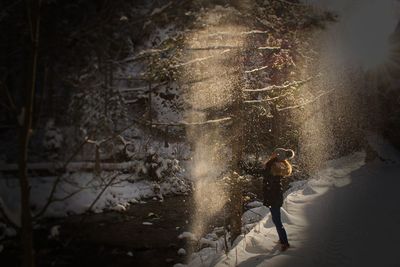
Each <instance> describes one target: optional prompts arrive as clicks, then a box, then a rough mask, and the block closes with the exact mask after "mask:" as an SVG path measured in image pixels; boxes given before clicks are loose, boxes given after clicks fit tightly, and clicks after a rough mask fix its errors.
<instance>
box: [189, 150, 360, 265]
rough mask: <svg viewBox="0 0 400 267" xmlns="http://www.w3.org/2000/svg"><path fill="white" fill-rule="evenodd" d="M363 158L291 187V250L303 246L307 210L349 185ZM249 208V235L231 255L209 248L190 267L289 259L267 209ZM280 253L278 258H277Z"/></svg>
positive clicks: (286, 211) (287, 219)
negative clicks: (334, 189)
mask: <svg viewBox="0 0 400 267" xmlns="http://www.w3.org/2000/svg"><path fill="white" fill-rule="evenodd" d="M364 159H365V153H363V152H358V153H354V154H352V155H350V156H346V157H343V158H340V159H337V160H332V161H329V162H328V163H327V164H326V167H325V168H324V169H322V170H321V171H319V172H317V173H315V174H314V175H313V176H312V177H311V179H309V180H308V181H297V182H294V183H292V184H291V188H290V189H289V190H288V191H287V192H286V194H287V197H286V199H285V203H284V205H283V207H282V210H281V215H282V222H283V223H284V226H285V228H286V230H287V232H288V235H289V239H290V242H291V245H292V248H291V250H293V249H295V248H296V247H298V246H299V247H300V246H301V241H300V240H302V232H303V230H302V229H303V228H305V227H306V226H307V224H308V222H307V218H306V215H305V211H304V210H305V207H306V206H307V205H308V204H310V203H312V201H313V200H314V199H315V198H317V197H318V196H321V195H322V194H324V193H326V192H328V190H329V188H333V187H343V186H345V185H348V184H349V183H350V182H351V179H350V175H351V174H352V173H353V172H354V171H356V170H358V169H360V168H361V167H362V166H363V165H364V164H365V163H364V162H365V161H364ZM250 206H255V207H254V208H252V209H250V210H248V211H246V212H245V213H244V214H243V217H242V221H243V223H244V230H245V231H244V233H246V234H245V235H241V236H239V237H238V238H237V239H236V240H235V242H234V245H233V247H232V248H231V249H230V251H229V253H228V254H225V253H224V243H223V242H221V244H220V247H219V249H216V248H215V247H212V246H208V247H206V248H204V249H202V250H200V251H199V252H197V253H194V254H193V255H192V257H191V259H190V262H189V264H188V266H192V267H195V266H267V265H268V266H274V265H273V263H274V262H275V263H276V262H278V261H280V260H282V259H284V258H286V257H289V256H288V254H286V253H282V254H280V251H279V244H278V236H277V233H276V230H275V226H274V224H273V222H272V219H271V215H270V212H269V210H268V208H266V207H265V206H259V203H252V204H250ZM220 240H221V241H222V240H223V239H222V238H220ZM278 254H279V257H275V256H278ZM272 258H273V259H274V262H272ZM276 258H277V259H276ZM321 266H323V265H321Z"/></svg>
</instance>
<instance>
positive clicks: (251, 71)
mask: <svg viewBox="0 0 400 267" xmlns="http://www.w3.org/2000/svg"><path fill="white" fill-rule="evenodd" d="M267 68H268V66H263V67H259V68H256V69H252V70H246V71H245V72H244V73H246V74H248V73H253V72H256V71H260V70H265V69H267Z"/></svg>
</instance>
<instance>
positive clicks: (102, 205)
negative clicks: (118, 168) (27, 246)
mask: <svg viewBox="0 0 400 267" xmlns="http://www.w3.org/2000/svg"><path fill="white" fill-rule="evenodd" d="M110 179H113V181H112V183H111V185H110V186H109V187H107V188H106V189H105V190H104V188H105V187H106V185H107V183H109V182H110ZM55 180H56V177H33V178H32V179H31V204H32V205H31V206H32V207H33V214H35V213H37V212H38V211H40V209H41V208H42V207H43V206H44V205H45V203H46V201H47V199H48V197H49V195H50V192H51V189H52V186H53V184H54V181H55ZM102 190H104V192H103V193H102V194H101V192H102ZM189 190H190V184H189V181H188V180H187V179H186V178H184V177H183V176H181V175H173V176H171V177H167V178H165V179H164V180H163V181H162V182H160V183H156V182H152V181H149V180H139V178H138V177H137V176H136V175H131V174H120V173H115V172H103V173H102V174H101V175H100V176H99V177H96V176H95V175H94V174H93V173H88V172H79V173H73V174H65V175H64V176H63V177H62V179H61V182H60V183H59V185H58V186H57V190H56V193H55V196H54V199H55V202H53V203H52V204H51V205H50V206H49V207H48V209H47V211H46V213H45V216H46V217H64V216H68V215H70V214H81V213H84V212H86V211H88V209H89V207H90V206H91V205H92V203H93V201H94V200H95V199H96V198H97V197H98V196H99V195H100V194H101V196H100V197H99V199H98V200H97V202H96V203H95V204H94V205H93V207H92V211H93V212H96V213H99V212H102V211H104V210H115V211H119V212H123V211H125V210H126V208H127V207H128V206H129V205H130V204H132V203H138V202H140V200H141V199H144V198H151V197H159V198H161V199H162V196H163V195H168V194H184V193H187V192H189ZM0 196H1V198H0V204H1V205H2V206H4V207H5V208H6V211H7V214H8V215H10V217H11V218H12V219H13V220H14V221H16V222H17V221H18V217H19V210H20V206H19V182H18V179H5V178H4V177H1V179H0Z"/></svg>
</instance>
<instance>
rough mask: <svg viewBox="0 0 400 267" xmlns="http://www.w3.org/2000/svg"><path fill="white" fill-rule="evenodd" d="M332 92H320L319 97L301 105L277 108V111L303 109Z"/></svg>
mask: <svg viewBox="0 0 400 267" xmlns="http://www.w3.org/2000/svg"><path fill="white" fill-rule="evenodd" d="M333 91H334V89H331V90H329V91H326V92H322V93H320V94H319V95H317V96H316V97H314V98H313V99H310V100H308V101H306V102H304V103H302V104H299V105H295V106H289V107H285V108H277V111H285V110H290V109H297V108H301V107H304V106H306V105H309V104H311V103H314V102H315V101H317V100H318V99H320V98H321V97H323V96H324V95H327V94H330V93H332V92H333Z"/></svg>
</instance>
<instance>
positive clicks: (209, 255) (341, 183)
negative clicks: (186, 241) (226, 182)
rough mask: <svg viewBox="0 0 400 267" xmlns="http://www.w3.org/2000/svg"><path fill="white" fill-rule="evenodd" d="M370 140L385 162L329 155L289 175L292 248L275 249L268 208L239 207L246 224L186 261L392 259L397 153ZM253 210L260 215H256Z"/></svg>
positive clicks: (385, 262)
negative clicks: (228, 243)
mask: <svg viewBox="0 0 400 267" xmlns="http://www.w3.org/2000/svg"><path fill="white" fill-rule="evenodd" d="M370 143H371V144H372V145H373V147H374V149H375V150H376V151H377V152H378V153H379V155H380V156H381V157H382V158H384V159H386V161H385V162H382V161H380V160H375V161H373V162H369V163H365V160H364V159H365V153H363V152H358V153H355V154H353V155H350V156H347V157H344V158H340V159H337V160H333V161H330V162H328V164H327V166H326V168H324V169H323V170H321V171H320V172H318V173H316V174H315V175H314V177H313V178H312V179H310V180H308V181H307V182H296V183H294V184H293V185H292V188H291V189H290V190H289V191H288V195H287V198H286V200H285V203H284V206H283V207H282V220H283V222H284V226H285V228H286V230H287V232H288V236H289V242H290V244H291V248H290V249H289V250H287V251H286V252H280V251H279V246H278V244H277V243H276V242H277V240H278V237H277V233H276V230H275V228H274V225H273V223H272V221H271V216H270V213H269V211H268V209H267V208H266V207H264V206H261V207H256V208H253V209H251V210H250V211H248V212H247V213H245V214H244V217H243V221H244V222H245V223H250V224H248V226H250V228H251V227H252V229H251V230H250V232H248V233H247V234H246V235H242V236H240V237H238V239H237V240H236V241H235V245H234V247H233V248H232V249H231V250H230V251H229V253H228V254H225V253H224V252H223V251H221V250H216V249H215V248H206V249H203V250H201V251H200V252H198V253H195V254H194V255H193V256H192V259H191V261H190V263H189V266H249V267H250V266H274V267H277V266H297V267H298V266H398V264H399V262H400V260H399V259H398V258H397V254H396V253H397V246H396V244H397V242H398V240H399V238H400V231H399V230H398V229H399V226H400V206H399V205H398V202H397V197H396V196H397V194H398V192H399V188H400V179H399V177H400V176H399V173H400V164H399V163H400V154H399V152H398V151H396V150H395V149H393V148H392V147H391V146H390V145H389V144H387V143H386V142H385V141H384V140H382V139H380V138H378V137H376V136H371V137H370ZM256 214H260V215H261V216H259V217H261V218H262V219H261V221H259V222H258V223H255V224H254V223H253V224H252V221H253V222H254V220H257V216H258V215H257V216H255V215H256Z"/></svg>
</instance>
